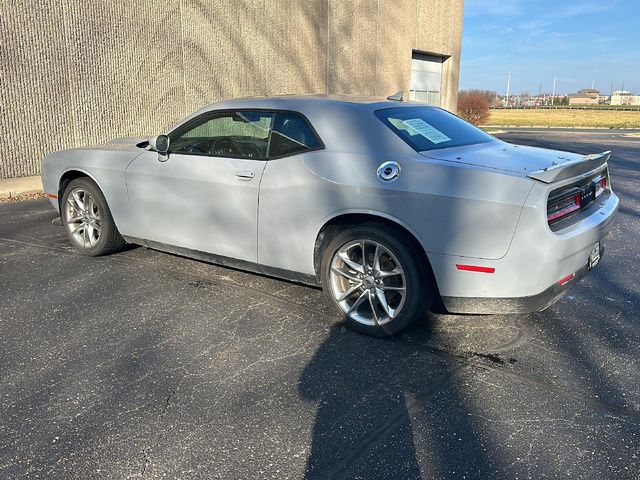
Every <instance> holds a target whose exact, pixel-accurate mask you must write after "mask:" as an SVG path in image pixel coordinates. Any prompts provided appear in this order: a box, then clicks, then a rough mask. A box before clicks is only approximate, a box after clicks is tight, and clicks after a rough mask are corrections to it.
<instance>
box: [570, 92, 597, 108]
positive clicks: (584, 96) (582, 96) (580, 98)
mask: <svg viewBox="0 0 640 480" xmlns="http://www.w3.org/2000/svg"><path fill="white" fill-rule="evenodd" d="M599 102H600V92H599V91H598V90H596V89H595V88H583V89H582V90H580V91H579V92H578V93H572V94H570V95H569V105H598V103H599Z"/></svg>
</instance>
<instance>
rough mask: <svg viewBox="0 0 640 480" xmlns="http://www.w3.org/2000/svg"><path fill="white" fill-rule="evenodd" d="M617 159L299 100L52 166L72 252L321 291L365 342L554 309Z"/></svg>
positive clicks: (383, 107)
mask: <svg viewBox="0 0 640 480" xmlns="http://www.w3.org/2000/svg"><path fill="white" fill-rule="evenodd" d="M609 156H610V152H604V153H601V154H595V155H586V156H585V155H579V154H575V153H566V152H560V151H553V150H546V149H541V148H533V147H525V146H519V145H512V144H509V143H505V142H503V141H500V140H498V139H496V138H494V137H492V136H490V135H488V134H486V133H484V132H483V131H481V130H479V129H477V128H475V127H474V126H472V125H470V124H468V123H466V122H464V121H463V120H461V119H460V118H458V117H456V116H455V115H452V114H450V113H448V112H446V111H445V110H442V109H440V108H435V107H430V106H426V105H424V104H420V103H415V102H409V101H403V100H402V95H401V94H397V95H395V96H391V97H388V98H387V99H380V98H369V97H364V98H360V97H348V96H325V95H302V96H282V97H265V98H246V99H240V100H231V101H225V102H222V103H217V104H213V105H210V106H208V107H206V108H203V109H202V110H200V111H198V112H196V113H194V114H192V115H191V116H189V117H187V118H186V119H185V120H183V121H182V122H180V123H179V124H177V125H176V126H175V127H174V128H172V129H171V130H170V131H169V132H168V133H167V134H166V135H158V136H156V137H153V138H130V139H120V140H113V141H111V142H108V143H105V144H102V145H96V146H92V147H82V148H74V149H71V150H65V151H60V152H56V153H52V154H50V155H48V156H47V157H46V158H45V159H44V161H43V166H42V172H43V174H42V181H43V185H44V190H45V192H47V194H48V196H49V198H50V201H51V204H52V205H53V207H54V208H55V209H56V210H58V211H59V212H60V215H61V222H62V225H63V226H64V229H65V231H66V234H67V236H68V237H69V240H70V241H71V244H72V245H73V246H74V247H75V249H76V250H78V251H79V252H80V253H83V254H85V255H91V256H97V255H103V254H107V253H111V252H114V251H117V250H118V249H119V248H121V247H122V246H123V245H124V244H125V242H130V243H134V244H139V245H145V246H147V247H150V248H154V249H158V250H162V251H166V252H171V253H174V254H178V255H183V256H188V257H193V258H197V259H201V260H206V261H209V262H213V263H217V264H221V265H225V266H230V267H234V268H240V269H244V270H250V271H254V272H257V273H261V274H266V275H272V276H276V277H281V278H285V279H289V280H293V281H297V282H303V283H308V284H312V285H321V286H322V288H323V289H324V291H325V293H326V296H327V298H328V301H329V303H330V304H331V305H333V307H335V310H336V312H337V314H339V315H341V316H342V317H343V318H344V321H345V322H346V323H347V325H349V326H350V327H352V328H353V329H355V330H357V331H359V332H362V333H366V334H369V335H374V336H388V335H393V334H395V333H397V332H399V331H400V330H402V329H403V328H404V327H406V326H407V325H408V324H409V323H410V322H411V321H412V320H414V319H416V318H418V317H420V315H421V314H424V313H425V312H426V309H427V308H428V307H429V306H431V305H432V304H433V302H434V301H436V300H437V301H438V305H444V307H445V308H446V309H447V310H448V311H449V312H454V313H483V314H486V313H513V312H531V311H538V310H542V309H544V308H546V307H548V306H549V305H551V304H552V303H553V302H554V301H556V300H557V299H558V298H559V297H560V296H561V295H562V294H563V293H564V292H565V291H566V289H567V288H568V287H570V286H571V285H573V284H575V283H576V282H577V281H578V280H579V279H580V278H581V277H583V276H584V275H585V274H586V273H587V272H588V271H589V270H591V269H592V268H594V267H595V266H596V265H597V264H598V262H599V261H600V258H601V257H602V254H603V251H604V246H605V245H604V241H605V237H606V235H607V233H608V231H609V229H610V227H611V224H612V221H613V219H614V217H615V214H616V212H617V209H618V198H617V197H616V195H615V194H614V193H613V191H612V190H611V182H610V179H609V172H608V168H607V162H608V159H609Z"/></svg>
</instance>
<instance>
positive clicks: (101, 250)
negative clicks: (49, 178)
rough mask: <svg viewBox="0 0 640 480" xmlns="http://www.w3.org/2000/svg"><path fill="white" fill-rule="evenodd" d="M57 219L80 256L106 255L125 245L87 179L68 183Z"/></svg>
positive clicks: (78, 179)
mask: <svg viewBox="0 0 640 480" xmlns="http://www.w3.org/2000/svg"><path fill="white" fill-rule="evenodd" d="M60 216H61V218H62V226H63V227H64V230H65V233H66V234H67V237H68V238H69V240H70V241H71V245H72V246H73V248H74V249H75V250H76V251H77V252H79V253H81V254H83V255H87V256H91V257H97V256H100V255H106V254H109V253H113V252H116V251H118V250H119V249H121V248H122V246H123V245H124V244H125V241H124V239H123V238H122V236H121V235H120V233H119V232H118V229H117V228H116V224H115V223H114V221H113V217H112V216H111V211H110V210H109V206H108V205H107V201H106V200H105V198H104V195H103V194H102V192H101V191H100V188H98V186H97V185H96V184H95V182H93V181H92V180H91V179H89V178H86V177H83V178H76V179H75V180H72V181H71V182H70V183H69V185H68V186H67V188H66V189H65V192H64V194H63V195H62V202H61V204H60Z"/></svg>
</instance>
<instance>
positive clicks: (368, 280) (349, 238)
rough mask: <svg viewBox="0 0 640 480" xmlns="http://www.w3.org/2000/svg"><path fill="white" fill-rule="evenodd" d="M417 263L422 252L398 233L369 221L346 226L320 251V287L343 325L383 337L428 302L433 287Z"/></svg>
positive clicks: (423, 309) (411, 318) (418, 313)
mask: <svg viewBox="0 0 640 480" xmlns="http://www.w3.org/2000/svg"><path fill="white" fill-rule="evenodd" d="M363 252H364V254H363ZM422 262H423V255H421V254H420V252H418V251H417V250H416V247H414V246H413V244H412V242H410V241H408V239H406V238H405V236H404V235H402V234H401V233H400V232H397V231H394V230H390V229H389V228H388V227H387V226H384V225H380V224H375V223H368V224H362V225H358V226H353V227H348V228H346V229H344V230H342V231H341V232H340V233H338V234H337V235H336V236H335V238H334V239H333V240H331V241H330V242H329V244H328V245H327V247H326V248H325V250H324V253H323V257H322V264H321V282H322V288H323V290H324V292H325V295H326V297H327V300H328V301H329V303H331V304H332V305H333V306H334V307H335V309H336V310H337V312H339V314H340V315H342V317H343V318H344V321H345V323H346V325H347V326H348V327H349V328H351V329H353V330H355V331H357V332H360V333H363V334H366V335H371V336H375V337H389V336H392V335H395V334H397V333H399V332H400V331H402V330H403V329H404V328H406V327H407V326H408V325H409V324H410V323H411V322H413V321H414V320H415V319H416V318H418V317H419V316H421V314H424V313H425V312H426V310H427V308H428V306H429V305H430V303H431V300H432V298H433V295H434V288H431V287H429V286H428V282H427V275H426V272H427V265H422V264H421V263H422Z"/></svg>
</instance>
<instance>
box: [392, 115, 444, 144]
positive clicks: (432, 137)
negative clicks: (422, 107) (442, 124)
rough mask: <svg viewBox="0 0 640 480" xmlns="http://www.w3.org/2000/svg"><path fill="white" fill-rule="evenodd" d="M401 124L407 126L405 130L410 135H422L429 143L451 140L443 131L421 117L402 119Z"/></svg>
mask: <svg viewBox="0 0 640 480" xmlns="http://www.w3.org/2000/svg"><path fill="white" fill-rule="evenodd" d="M402 124H403V125H404V126H405V127H407V131H408V132H409V134H410V135H422V136H423V137H424V138H426V139H427V140H429V141H430V142H431V143H434V144H438V143H443V142H450V141H451V139H450V138H449V137H447V136H446V135H445V134H444V133H442V132H441V131H440V130H438V129H437V128H434V127H432V126H431V125H429V124H428V123H427V122H425V121H424V120H422V119H421V118H410V119H408V120H403V121H402Z"/></svg>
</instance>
